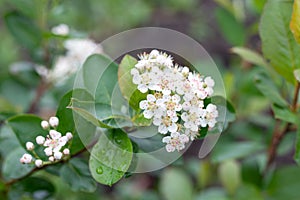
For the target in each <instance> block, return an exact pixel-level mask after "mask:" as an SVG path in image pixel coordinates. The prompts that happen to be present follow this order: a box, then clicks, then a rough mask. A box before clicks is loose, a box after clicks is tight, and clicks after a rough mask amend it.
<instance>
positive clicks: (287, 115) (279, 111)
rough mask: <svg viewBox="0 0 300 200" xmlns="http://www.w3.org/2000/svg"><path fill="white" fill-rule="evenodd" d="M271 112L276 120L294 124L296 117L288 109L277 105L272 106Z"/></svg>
mask: <svg viewBox="0 0 300 200" xmlns="http://www.w3.org/2000/svg"><path fill="white" fill-rule="evenodd" d="M272 110H273V112H274V115H275V118H276V119H281V120H283V121H286V122H290V123H293V124H294V123H296V121H297V116H296V114H295V113H293V112H292V111H291V110H290V108H289V107H280V106H278V105H275V104H274V105H272Z"/></svg>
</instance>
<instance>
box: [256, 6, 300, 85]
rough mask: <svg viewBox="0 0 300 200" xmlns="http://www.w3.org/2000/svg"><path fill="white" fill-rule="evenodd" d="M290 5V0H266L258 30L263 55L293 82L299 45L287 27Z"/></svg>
mask: <svg viewBox="0 0 300 200" xmlns="http://www.w3.org/2000/svg"><path fill="white" fill-rule="evenodd" d="M292 7H293V2H292V1H280V0H274V1H268V2H267V3H266V5H265V8H264V12H263V14H262V17H261V21H260V28H259V32H260V37H261V40H262V50H263V54H264V57H265V58H266V59H267V60H268V61H269V62H270V64H271V65H272V66H273V67H274V69H275V70H276V71H277V72H278V73H279V74H280V75H282V76H283V77H284V78H285V79H286V80H288V81H289V82H291V83H294V82H295V78H294V76H293V71H294V70H295V69H297V68H300V57H299V56H298V55H299V54H300V45H299V44H297V42H296V41H295V39H294V37H293V34H292V32H291V31H290V28H289V24H290V19H291V13H292Z"/></svg>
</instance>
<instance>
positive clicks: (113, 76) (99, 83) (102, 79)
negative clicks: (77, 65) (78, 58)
mask: <svg viewBox="0 0 300 200" xmlns="http://www.w3.org/2000/svg"><path fill="white" fill-rule="evenodd" d="M117 68H118V65H117V64H116V63H114V62H113V61H112V60H110V59H109V58H107V57H106V56H104V55H99V54H94V55H92V56H90V57H89V58H88V59H87V60H86V61H85V63H84V64H83V67H82V70H83V72H82V73H83V81H84V85H85V88H86V89H87V90H88V91H89V92H90V93H91V94H95V92H96V89H97V87H99V88H98V90H97V92H98V93H97V94H96V101H97V102H100V103H105V104H109V105H110V103H111V94H112V90H113V88H114V85H115V84H116V82H117V70H118V69H117Z"/></svg>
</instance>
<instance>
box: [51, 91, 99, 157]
mask: <svg viewBox="0 0 300 200" xmlns="http://www.w3.org/2000/svg"><path fill="white" fill-rule="evenodd" d="M73 97H75V98H77V99H80V100H81V101H89V100H93V97H92V96H91V95H90V94H89V93H88V92H87V91H85V90H83V89H75V90H73V91H70V92H68V93H67V94H65V95H64V96H63V97H62V99H61V100H60V102H59V106H58V109H57V112H56V116H57V117H58V118H59V120H60V123H59V125H58V127H57V130H58V131H59V132H61V133H62V134H63V135H64V134H66V133H67V132H71V133H72V134H73V139H72V146H71V149H70V151H71V154H75V153H76V152H78V151H80V150H81V149H82V148H84V145H83V144H82V141H81V139H80V136H79V135H78V132H80V133H84V139H85V141H89V140H90V139H89V138H93V137H94V133H95V130H96V128H95V126H94V125H93V124H91V123H90V122H88V121H87V120H86V119H85V118H84V117H81V116H80V115H77V114H76V113H75V112H73V111H72V110H71V109H69V108H68V106H69V104H70V102H71V99H72V98H73Z"/></svg>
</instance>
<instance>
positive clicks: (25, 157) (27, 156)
mask: <svg viewBox="0 0 300 200" xmlns="http://www.w3.org/2000/svg"><path fill="white" fill-rule="evenodd" d="M20 162H21V163H22V164H29V163H31V162H32V155H30V154H28V153H25V154H24V155H23V156H22V157H21V158H20Z"/></svg>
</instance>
